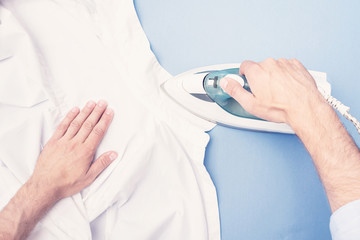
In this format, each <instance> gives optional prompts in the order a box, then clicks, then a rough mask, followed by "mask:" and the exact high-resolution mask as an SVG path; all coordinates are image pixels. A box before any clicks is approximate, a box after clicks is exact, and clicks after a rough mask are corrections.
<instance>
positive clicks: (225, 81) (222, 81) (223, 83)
mask: <svg viewBox="0 0 360 240" xmlns="http://www.w3.org/2000/svg"><path fill="white" fill-rule="evenodd" d="M228 83H229V81H228V80H227V79H226V78H223V79H221V80H220V86H221V88H222V89H223V90H224V91H225V89H226V87H227V85H228Z"/></svg>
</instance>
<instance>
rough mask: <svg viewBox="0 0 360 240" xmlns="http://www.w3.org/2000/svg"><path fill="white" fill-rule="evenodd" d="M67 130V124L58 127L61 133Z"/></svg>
mask: <svg viewBox="0 0 360 240" xmlns="http://www.w3.org/2000/svg"><path fill="white" fill-rule="evenodd" d="M67 128H68V125H67V124H65V123H60V125H59V126H58V128H57V129H58V130H59V131H65V130H67Z"/></svg>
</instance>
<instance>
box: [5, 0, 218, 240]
mask: <svg viewBox="0 0 360 240" xmlns="http://www.w3.org/2000/svg"><path fill="white" fill-rule="evenodd" d="M1 3H2V6H0V21H1V24H0V115H1V118H0V146H1V148H0V209H1V208H3V207H4V206H5V205H6V203H7V202H8V201H9V199H10V198H11V196H13V194H14V193H15V192H16V191H17V189H18V188H19V187H20V186H21V185H22V184H23V183H24V182H25V181H26V180H27V179H28V177H29V176H30V175H31V173H32V171H33V169H34V166H35V163H36V160H37V157H38V155H39V152H40V151H41V148H42V146H43V145H44V144H45V143H46V141H47V140H48V139H49V137H50V136H51V134H52V132H53V131H54V129H55V127H56V126H57V124H58V123H59V121H60V120H61V119H62V118H63V117H64V115H65V114H66V112H67V111H68V110H69V109H70V108H71V107H72V106H75V105H78V106H80V105H84V104H85V102H86V101H87V100H89V99H93V100H99V99H106V100H107V101H108V102H109V104H110V106H111V107H112V108H113V109H114V111H115V118H114V120H113V123H112V125H111V126H110V129H109V131H108V133H107V135H106V136H105V138H104V140H103V142H102V144H101V145H100V147H99V149H98V153H97V156H98V155H99V154H101V153H102V152H104V151H108V150H115V151H117V152H118V153H119V158H118V159H117V160H116V161H115V162H114V163H113V164H112V165H111V166H110V167H108V169H106V170H105V171H104V172H103V173H102V174H101V175H100V176H99V177H98V178H97V179H96V181H95V182H94V183H93V184H92V185H90V186H89V187H88V188H86V189H84V190H83V191H82V192H81V193H79V194H76V195H74V196H73V197H71V198H66V199H63V200H61V201H60V202H59V203H58V204H56V205H55V206H54V208H52V209H51V210H50V211H49V213H48V214H47V215H46V216H45V217H44V218H43V219H42V221H41V222H40V223H39V224H38V225H37V226H36V228H35V229H34V231H33V232H32V233H31V235H30V237H29V239H47V240H48V239H175V240H176V239H197V240H199V239H219V238H220V224H219V217H218V208H217V198H216V192H215V188H214V186H213V184H212V182H211V179H210V177H209V175H208V173H207V171H206V169H205V167H204V165H203V158H204V151H205V147H206V145H207V143H208V140H209V137H208V135H207V134H206V133H205V131H206V130H209V129H211V128H212V127H213V124H210V123H208V122H206V121H203V120H201V119H199V118H197V117H195V116H193V115H191V114H189V113H188V112H186V111H185V110H183V109H182V108H181V107H180V106H178V105H177V104H176V103H174V102H173V101H171V100H170V99H169V97H168V96H167V95H166V94H165V93H164V92H163V91H162V90H161V87H160V85H161V84H162V83H163V82H164V81H166V80H167V79H169V78H170V77H171V76H170V75H169V74H168V73H167V72H166V71H165V70H164V69H163V68H162V67H161V66H160V65H159V64H158V62H157V61H156V59H155V57H154V56H153V54H152V53H151V51H150V48H149V43H148V41H147V39H146V37H145V35H144V33H143V31H142V29H141V26H140V23H139V22H138V19H137V16H136V12H135V10H134V6H133V3H132V1H131V0H98V1H96V0H94V1H91V0H89V1H86V0H83V1H80V0H79V1H75V0H58V1H57V0H52V1H50V0H4V1H2V2H1Z"/></svg>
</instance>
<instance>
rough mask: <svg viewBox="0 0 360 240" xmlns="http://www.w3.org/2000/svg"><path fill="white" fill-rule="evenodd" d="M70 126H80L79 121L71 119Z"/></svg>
mask: <svg viewBox="0 0 360 240" xmlns="http://www.w3.org/2000/svg"><path fill="white" fill-rule="evenodd" d="M70 126H71V127H73V128H80V127H81V123H80V122H79V121H72V122H71V124H70Z"/></svg>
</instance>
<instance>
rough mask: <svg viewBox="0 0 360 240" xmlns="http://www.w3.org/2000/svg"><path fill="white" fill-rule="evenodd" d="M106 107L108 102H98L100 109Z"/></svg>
mask: <svg viewBox="0 0 360 240" xmlns="http://www.w3.org/2000/svg"><path fill="white" fill-rule="evenodd" d="M105 105H106V101H105V100H100V101H99V102H98V106H99V107H103V106H105Z"/></svg>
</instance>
